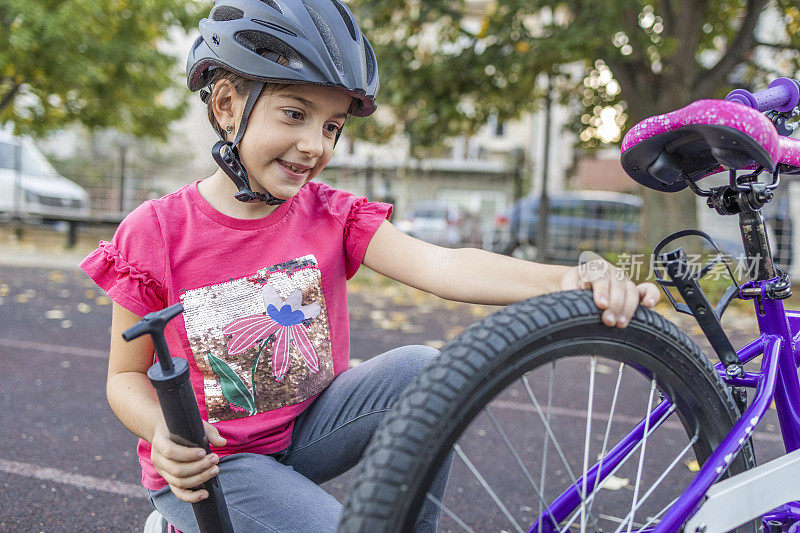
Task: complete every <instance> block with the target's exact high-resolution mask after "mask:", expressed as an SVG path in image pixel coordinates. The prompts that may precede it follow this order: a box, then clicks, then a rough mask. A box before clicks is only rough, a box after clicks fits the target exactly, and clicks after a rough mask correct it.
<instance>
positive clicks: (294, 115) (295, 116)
mask: <svg viewBox="0 0 800 533" xmlns="http://www.w3.org/2000/svg"><path fill="white" fill-rule="evenodd" d="M283 112H284V113H285V114H286V116H288V117H289V118H290V119H292V120H303V113H301V112H300V111H297V110H295V109H284V110H283Z"/></svg>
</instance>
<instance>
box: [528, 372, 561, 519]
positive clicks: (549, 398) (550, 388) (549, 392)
mask: <svg viewBox="0 0 800 533" xmlns="http://www.w3.org/2000/svg"><path fill="white" fill-rule="evenodd" d="M555 373H556V362H555V361H553V362H552V363H550V383H549V384H548V386H547V423H548V424H549V423H550V412H551V408H552V407H553V376H554V375H555ZM523 377H524V376H523ZM543 440H544V442H543V443H542V462H541V463H539V464H540V465H542V473H541V477H540V481H539V486H540V487H541V489H542V494H545V486H544V483H545V479H546V477H545V473H546V472H547V433H546V432H545V434H544V437H543ZM546 506H547V505H546V504H545V507H546ZM542 509H543V507H542V504H541V503H540V504H539V515H538V516H539V517H540V518H539V532H538V533H542V526H543V524H544V523H543V522H542V520H541V516H542Z"/></svg>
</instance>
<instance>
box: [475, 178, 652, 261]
mask: <svg viewBox="0 0 800 533" xmlns="http://www.w3.org/2000/svg"><path fill="white" fill-rule="evenodd" d="M549 207H550V209H549V217H548V230H547V240H548V244H547V251H548V254H547V255H548V259H552V260H554V261H560V262H572V261H577V260H578V257H579V256H580V253H581V252H583V251H586V250H592V251H597V252H599V253H605V252H618V253H619V252H627V253H638V252H641V249H640V248H641V208H642V200H641V198H639V197H637V196H634V195H630V194H622V193H612V192H605V191H564V192H559V193H554V194H552V195H550V196H549ZM538 211H539V196H538V195H535V196H528V197H525V198H522V199H520V200H518V201H516V202H514V203H513V204H512V205H511V207H510V208H509V209H507V210H506V211H505V212H504V213H501V214H500V215H498V216H497V217H495V224H494V228H493V230H492V232H491V233H490V235H489V238H488V241H489V242H488V243H485V247H487V248H489V249H491V250H493V251H496V252H499V253H503V254H507V255H513V256H515V257H520V258H523V259H528V260H534V259H538V248H539V243H538V227H539V226H538V222H539V217H538Z"/></svg>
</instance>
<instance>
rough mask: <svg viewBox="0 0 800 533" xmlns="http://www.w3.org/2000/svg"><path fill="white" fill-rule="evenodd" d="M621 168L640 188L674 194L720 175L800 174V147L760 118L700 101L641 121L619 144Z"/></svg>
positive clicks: (749, 110) (724, 104)
mask: <svg viewBox="0 0 800 533" xmlns="http://www.w3.org/2000/svg"><path fill="white" fill-rule="evenodd" d="M621 161H622V167H623V168H624V169H625V171H626V172H627V173H628V175H629V176H631V177H632V178H633V179H634V180H636V181H637V182H639V183H641V184H642V185H644V186H645V187H649V188H651V189H655V190H658V191H664V192H676V191H680V190H682V189H684V188H685V187H687V185H688V184H687V181H686V180H687V179H691V180H693V181H697V180H699V179H701V178H703V177H705V176H708V175H710V174H714V173H716V172H719V171H721V170H724V169H737V170H738V169H753V168H757V167H758V166H759V165H760V166H762V167H764V169H765V170H768V171H770V172H774V171H775V170H776V169H777V170H779V171H781V172H786V173H792V172H800V141H798V140H797V139H791V138H787V137H781V136H780V135H778V132H777V131H776V130H775V126H774V125H773V124H772V122H771V121H770V120H769V119H768V118H767V117H766V116H764V115H762V114H761V113H759V112H758V111H756V110H755V109H752V108H750V107H747V106H745V105H742V104H739V103H736V102H728V101H725V100H699V101H697V102H694V103H693V104H689V105H688V106H686V107H683V108H681V109H678V110H677V111H673V112H671V113H667V114H664V115H658V116H655V117H651V118H648V119H646V120H643V121H642V122H640V123H639V124H637V125H636V126H634V127H633V128H632V129H631V130H630V131H629V132H628V133H627V135H625V138H624V139H623V140H622V160H621Z"/></svg>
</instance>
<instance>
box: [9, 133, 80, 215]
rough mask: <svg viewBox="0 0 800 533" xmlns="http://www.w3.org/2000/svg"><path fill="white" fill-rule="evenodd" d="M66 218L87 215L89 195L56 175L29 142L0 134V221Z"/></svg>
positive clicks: (24, 138)
mask: <svg viewBox="0 0 800 533" xmlns="http://www.w3.org/2000/svg"><path fill="white" fill-rule="evenodd" d="M18 161H19V163H18ZM18 165H19V171H18V170H17V166H18ZM70 215H72V216H76V215H77V216H88V215H89V194H88V193H87V192H86V191H85V190H84V189H83V188H82V187H81V186H80V185H78V184H77V183H75V182H72V181H70V180H68V179H67V178H65V177H64V176H61V175H60V174H58V172H56V171H55V169H54V168H53V167H52V166H51V165H50V163H49V162H48V161H47V159H45V157H44V156H43V155H42V153H41V152H40V151H39V149H38V148H36V145H35V144H34V143H33V141H32V140H31V139H30V138H28V137H15V136H13V135H11V134H10V133H8V132H6V131H3V130H0V218H1V219H9V218H11V217H15V216H20V217H22V218H32V219H42V218H51V219H52V218H55V217H59V216H70Z"/></svg>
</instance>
